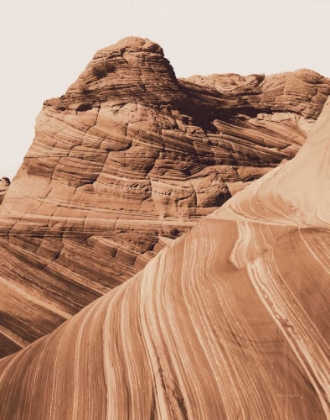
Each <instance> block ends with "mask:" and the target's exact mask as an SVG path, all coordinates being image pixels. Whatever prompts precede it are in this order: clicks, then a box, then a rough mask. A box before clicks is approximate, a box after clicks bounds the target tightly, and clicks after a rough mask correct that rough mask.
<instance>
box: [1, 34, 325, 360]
mask: <svg viewBox="0 0 330 420" xmlns="http://www.w3.org/2000/svg"><path fill="white" fill-rule="evenodd" d="M328 95H330V80H329V79H326V78H324V77H322V76H320V75H318V74H317V73H314V72H312V71H309V70H299V71H297V72H294V73H284V74H280V75H275V76H268V77H265V78H264V77H262V76H260V75H251V76H248V77H241V76H238V75H214V76H209V77H200V76H196V77H192V78H189V79H182V80H178V79H177V78H176V77H175V74H174V71H173V69H172V67H171V65H170V63H169V61H168V60H167V59H166V58H164V55H163V51H162V49H161V47H159V46H158V45H157V44H154V43H153V42H151V41H149V40H144V39H140V38H126V39H124V40H122V41H120V42H119V43H118V44H116V45H114V46H111V47H108V48H105V49H102V50H100V51H99V52H97V54H96V55H95V56H94V58H93V60H92V61H91V62H90V63H89V64H88V66H87V67H86V69H85V70H84V72H83V73H82V74H81V75H80V76H79V78H78V80H77V81H76V82H75V83H74V84H73V85H71V86H70V88H69V89H68V91H67V92H66V94H65V95H63V96H62V97H61V98H56V99H51V100H48V101H46V102H45V104H44V108H43V110H42V111H41V113H40V115H39V117H38V120H37V125H36V137H35V139H34V141H33V143H32V146H31V147H30V149H29V151H28V153H27V155H26V157H25V159H24V163H23V165H22V167H21V168H20V170H19V172H18V174H17V176H16V177H15V180H14V181H13V183H12V185H11V187H10V188H9V191H8V192H7V193H6V197H5V199H4V201H3V204H2V205H1V217H0V235H1V236H0V255H1V259H0V282H1V291H2V293H1V297H0V310H1V316H0V355H1V356H4V355H6V354H10V353H12V352H14V351H16V350H17V349H19V348H21V347H24V346H26V345H27V344H28V343H30V342H32V341H34V340H35V339H37V338H39V337H41V336H43V335H45V334H46V333H48V332H50V331H52V330H53V329H54V328H55V327H57V326H58V325H60V324H61V323H62V322H63V321H64V320H66V319H68V318H70V317H71V316H72V315H73V314H75V313H76V312H77V311H79V310H80V309H82V308H83V307H85V306H86V305H87V304H89V303H90V302H92V301H93V300H95V299H96V298H97V297H99V296H101V295H103V294H104V293H105V292H107V291H109V290H110V289H112V288H114V287H116V286H118V285H119V284H121V283H122V282H124V281H125V280H127V279H128V278H130V277H131V276H132V275H134V274H135V273H137V272H138V271H139V270H140V269H141V268H143V267H144V265H145V264H146V262H148V261H149V260H150V259H151V258H152V257H153V256H155V255H156V253H157V252H158V251H159V250H160V249H162V247H164V245H167V244H169V243H170V242H171V239H174V238H175V237H177V236H179V235H181V234H182V233H183V232H185V231H187V230H189V229H190V228H191V227H192V226H193V225H194V224H195V223H196V222H197V221H198V220H200V218H201V217H202V216H204V215H207V214H209V213H210V212H212V211H213V210H214V209H215V208H217V207H219V206H221V205H222V203H224V202H225V201H226V200H227V199H228V198H229V197H230V196H231V194H234V193H235V192H236V191H238V190H240V189H242V188H243V187H244V186H245V185H247V184H248V183H249V182H250V181H253V180H254V179H257V178H259V177H260V176H262V175H263V174H265V173H267V172H268V171H269V170H270V169H271V168H274V167H276V166H277V165H279V164H280V163H281V162H283V161H285V160H289V159H291V158H292V157H293V156H295V154H296V153H297V151H298V150H299V148H300V147H301V145H302V144H303V143H304V141H305V138H306V135H307V133H308V132H309V131H310V129H311V127H312V126H313V124H314V122H315V120H316V118H317V117H318V115H319V113H320V111H321V109H322V106H323V104H324V102H325V100H326V98H327V96H328ZM27 314H28V315H27Z"/></svg>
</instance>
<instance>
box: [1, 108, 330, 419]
mask: <svg viewBox="0 0 330 420" xmlns="http://www.w3.org/2000/svg"><path fill="white" fill-rule="evenodd" d="M329 168H330V100H329V101H328V102H327V104H326V105H325V107H324V111H323V113H322V115H321V117H320V118H319V121H318V123H317V124H316V126H315V128H314V131H313V133H312V134H311V136H310V138H309V140H308V141H307V143H306V144H305V145H304V147H303V148H302V149H301V151H300V152H299V153H298V155H297V156H296V157H295V158H294V159H293V160H292V161H290V162H288V163H286V164H285V165H282V166H280V167H278V168H276V169H274V170H273V171H271V172H270V173H269V174H267V175H266V176H265V177H263V178H261V179H260V180H258V181H257V182H256V183H254V184H252V185H250V186H249V187H248V188H246V189H245V190H244V191H242V192H240V193H239V194H237V195H236V196H235V197H233V198H232V199H231V200H229V201H227V202H226V203H225V204H224V206H223V207H222V208H221V209H219V210H217V211H216V212H214V213H212V214H211V215H209V216H208V217H206V218H205V219H204V220H202V221H201V222H200V223H199V224H198V225H197V226H195V227H194V228H193V230H192V231H191V232H190V233H188V234H187V235H185V236H183V237H182V238H179V239H177V240H176V241H175V242H173V243H172V245H171V246H170V247H168V248H165V249H163V251H162V252H160V253H159V254H158V256H157V257H155V258H154V259H153V260H152V261H151V262H150V263H149V264H148V265H147V266H146V267H145V269H144V270H143V271H142V272H140V273H139V274H137V275H136V276H134V277H133V278H132V279H131V280H129V281H127V282H126V283H124V284H123V285H121V286H119V287H117V288H116V289H114V290H113V291H112V292H109V293H108V294H106V295H105V296H104V297H102V298H100V299H99V300H97V301H95V302H94V303H92V304H91V305H90V306H88V307H87V308H85V309H84V310H82V311H81V312H80V313H79V314H77V315H76V316H74V317H73V318H72V319H71V320H69V321H68V322H67V323H65V324H64V325H62V326H61V327H59V328H58V329H57V330H56V331H55V332H53V333H52V334H50V335H48V336H46V337H44V338H42V339H40V340H39V341H37V342H36V343H33V344H32V345H30V346H28V347H27V348H26V349H24V350H22V351H20V352H19V353H17V354H16V355H12V356H10V357H8V358H6V359H4V360H3V361H1V362H0V407H1V416H2V417H1V418H3V419H12V420H14V419H17V420H18V419H24V420H32V419H33V420H39V419H40V420H44V419H49V420H55V419H56V420H73V419H79V420H84V419H86V420H89V419H93V420H98V419H194V420H195V419H238V418H246V419H260V420H264V419H276V420H278V419H290V420H291V419H297V420H301V419H329V418H330V406H329V403H330V384H329V377H330V359H329V356H330V346H329V344H330V329H329V316H330V305H329V302H330V299H329V298H330V230H329V222H330V188H329V187H330V170H329Z"/></svg>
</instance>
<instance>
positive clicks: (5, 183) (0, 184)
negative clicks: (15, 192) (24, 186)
mask: <svg viewBox="0 0 330 420" xmlns="http://www.w3.org/2000/svg"><path fill="white" fill-rule="evenodd" d="M9 185H10V180H9V178H7V177H6V176H3V177H2V178H1V181H0V204H1V203H2V202H3V199H4V198H5V194H6V191H7V190H8V188H9Z"/></svg>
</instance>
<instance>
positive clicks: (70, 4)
mask: <svg viewBox="0 0 330 420" xmlns="http://www.w3.org/2000/svg"><path fill="white" fill-rule="evenodd" d="M329 19H330V0H276V1H275V0H273V1H269V0H200V1H197V0H162V1H159V0H115V1H113V0H0V54H1V65H0V80H1V91H0V92H1V96H0V123H1V137H0V177H1V176H9V177H10V178H12V177H13V176H14V175H15V173H16V171H17V170H18V168H19V166H20V164H21V162H22V159H23V157H24V155H25V153H26V151H27V149H28V147H29V146H30V144H31V143H32V140H33V137H34V124H35V118H36V116H37V115H38V113H39V111H40V110H41V108H42V104H43V102H44V100H46V99H49V98H52V97H55V96H60V95H62V94H63V93H64V92H65V91H66V89H67V88H68V86H69V85H70V84H71V83H72V82H73V81H74V80H75V79H76V78H77V76H78V75H79V74H80V73H81V72H82V70H83V69H84V67H85V66H86V65H87V63H88V62H89V61H90V59H91V58H92V56H93V55H94V53H95V52H96V51H97V50H98V49H100V48H102V47H105V46H107V45H110V44H114V43H116V42H117V41H118V40H119V39H121V38H124V37H126V36H141V37H147V38H149V39H151V40H153V41H155V42H158V43H159V44H160V45H161V46H162V47H163V49H164V51H165V55H166V57H167V58H168V59H169V60H170V61H171V63H172V65H173V67H174V70H175V72H176V75H177V76H178V77H180V76H181V77H185V76H190V75H192V74H204V75H206V74H212V73H228V72H234V73H240V74H242V75H247V74H251V73H266V74H272V73H277V72H282V71H290V70H296V69H299V68H303V67H305V68H311V69H313V70H316V71H318V72H319V73H321V74H323V75H324V76H328V77H330V50H329V28H330V25H329Z"/></svg>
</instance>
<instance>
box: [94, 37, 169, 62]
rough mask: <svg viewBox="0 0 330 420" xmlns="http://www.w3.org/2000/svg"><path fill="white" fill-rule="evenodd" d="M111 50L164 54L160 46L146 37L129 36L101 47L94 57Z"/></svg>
mask: <svg viewBox="0 0 330 420" xmlns="http://www.w3.org/2000/svg"><path fill="white" fill-rule="evenodd" d="M111 52H119V53H120V54H121V55H123V54H124V53H125V52H128V53H138V52H145V53H155V54H160V55H161V56H164V51H163V49H162V47H161V46H160V45H158V44H156V43H155V42H153V41H150V39H148V38H140V37H135V36H129V37H126V38H123V39H121V40H120V41H118V42H117V43H116V44H113V45H109V46H108V47H105V48H102V49H100V50H99V51H97V53H96V54H95V55H94V59H98V58H103V57H106V56H107V55H108V54H109V53H111Z"/></svg>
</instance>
